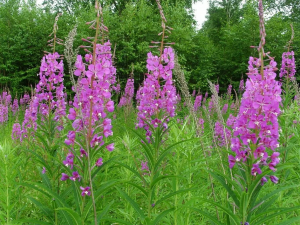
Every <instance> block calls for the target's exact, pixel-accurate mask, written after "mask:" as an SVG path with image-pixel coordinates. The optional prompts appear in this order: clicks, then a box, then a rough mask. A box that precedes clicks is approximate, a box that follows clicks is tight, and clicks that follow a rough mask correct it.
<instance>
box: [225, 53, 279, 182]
mask: <svg viewBox="0 0 300 225" xmlns="http://www.w3.org/2000/svg"><path fill="white" fill-rule="evenodd" d="M261 63H262V62H261V60H260V59H257V58H253V57H250V60H249V67H248V70H249V72H248V79H247V82H246V90H245V92H244V94H243V97H242V101H241V106H240V110H239V114H238V116H237V118H236V121H235V123H234V125H233V136H234V137H233V138H232V139H231V149H232V151H233V152H234V153H235V154H234V155H233V156H232V155H230V156H229V164H230V168H232V167H233V166H234V165H235V164H236V163H237V162H246V161H247V162H249V161H248V160H250V165H251V167H252V169H251V174H252V175H253V176H256V175H257V174H260V173H262V168H263V166H268V168H269V169H270V170H272V171H276V169H275V166H276V165H277V164H278V163H279V158H278V157H279V153H278V152H276V151H275V150H276V149H277V148H278V147H279V143H278V138H279V133H278V127H279V126H278V115H279V114H280V109H279V103H280V102H281V97H280V94H281V85H280V84H279V82H278V81H276V80H275V78H276V73H275V71H276V70H277V68H276V62H275V61H274V59H273V58H270V64H269V65H267V66H265V67H264V70H263V74H260V72H259V71H260V67H261ZM264 179H265V178H264ZM271 181H273V182H274V179H273V178H272V179H271ZM274 183H275V182H274Z"/></svg>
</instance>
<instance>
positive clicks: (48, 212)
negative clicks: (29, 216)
mask: <svg viewBox="0 0 300 225" xmlns="http://www.w3.org/2000/svg"><path fill="white" fill-rule="evenodd" d="M27 198H28V199H29V200H30V201H32V202H33V203H34V204H35V205H36V206H37V207H38V208H39V209H40V210H41V211H42V212H43V214H44V215H45V216H46V217H47V218H48V219H49V220H51V221H52V222H54V220H53V215H54V211H53V210H52V209H50V208H48V207H47V206H45V205H43V204H42V203H41V202H39V201H38V200H36V199H34V198H32V197H30V196H28V197H27Z"/></svg>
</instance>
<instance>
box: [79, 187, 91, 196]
mask: <svg viewBox="0 0 300 225" xmlns="http://www.w3.org/2000/svg"><path fill="white" fill-rule="evenodd" d="M80 189H81V190H82V192H81V195H82V196H85V195H88V196H90V195H91V192H90V189H91V188H90V187H85V188H84V187H81V186H80Z"/></svg>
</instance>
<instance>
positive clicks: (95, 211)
mask: <svg viewBox="0 0 300 225" xmlns="http://www.w3.org/2000/svg"><path fill="white" fill-rule="evenodd" d="M96 6H98V1H96ZM96 21H97V22H96V23H97V25H96V35H95V39H94V42H93V62H92V63H93V65H94V66H95V65H96V47H97V39H98V32H99V16H98V15H97V19H96ZM93 81H94V76H92V78H91V89H93V88H94V87H93ZM92 113H93V99H90V118H89V127H88V136H87V159H88V173H89V183H90V188H91V189H90V190H91V197H92V201H93V208H94V221H95V225H96V224H97V210H96V202H95V197H94V191H93V181H92V171H91V170H92V166H91V158H90V155H91V151H90V150H91V149H90V143H91V140H92V116H93V115H92Z"/></svg>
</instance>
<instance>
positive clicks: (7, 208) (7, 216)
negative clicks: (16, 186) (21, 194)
mask: <svg viewBox="0 0 300 225" xmlns="http://www.w3.org/2000/svg"><path fill="white" fill-rule="evenodd" d="M4 160H5V181H6V221H7V224H9V217H10V215H9V185H8V174H7V171H8V168H7V159H6V158H4Z"/></svg>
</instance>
